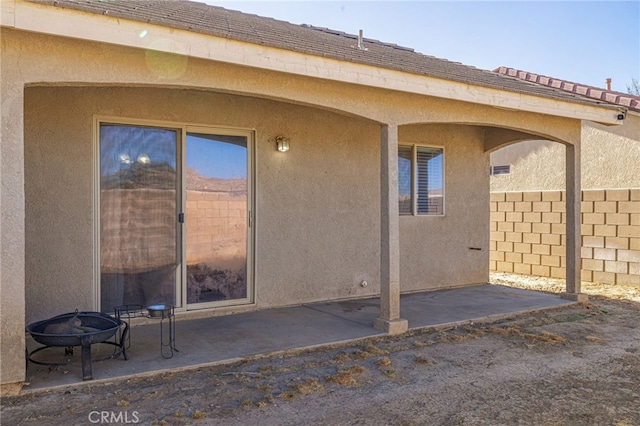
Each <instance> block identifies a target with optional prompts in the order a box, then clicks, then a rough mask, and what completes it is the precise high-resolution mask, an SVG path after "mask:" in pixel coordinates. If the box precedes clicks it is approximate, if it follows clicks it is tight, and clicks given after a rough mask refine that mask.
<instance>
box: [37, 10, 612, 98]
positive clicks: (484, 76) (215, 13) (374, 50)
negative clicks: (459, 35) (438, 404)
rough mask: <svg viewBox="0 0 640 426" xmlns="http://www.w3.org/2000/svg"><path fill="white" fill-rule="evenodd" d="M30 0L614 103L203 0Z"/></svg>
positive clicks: (433, 74) (384, 65) (328, 55)
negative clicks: (362, 47) (361, 46)
mask: <svg viewBox="0 0 640 426" xmlns="http://www.w3.org/2000/svg"><path fill="white" fill-rule="evenodd" d="M27 1H30V2H32V3H39V4H45V5H50V6H56V7H60V8H67V9H74V10H79V11H83V12H89V13H95V14H100V15H106V16H112V17H114V18H122V19H129V20H132V21H138V22H145V23H150V24H155V25H160V26H164V27H169V28H176V29H181V30H186V31H191V32H196V33H202V34H208V35H212V36H216V37H224V38H228V39H232V40H237V41H243V42H248V43H253V44H258V45H264V46H270V47H275V48H279V49H285V50H289V51H294V52H300V53H304V54H307V55H314V56H320V57H325V58H332V59H336V60H339V61H347V62H352V63H357V64H363V65H370V66H374V67H378V68H386V69H391V70H396V71H402V72H406V73H412V74H417V75H423V76H429V77H436V78H441V79H445V80H452V81H457V82H462V83H467V84H472V85H477V86H483V87H488V88H492V89H497V90H504V91H509V92H515V93H520V94H527V95H533V96H540V97H544V98H550V99H554V100H559V101H565V102H572V103H579V104H584V105H590V106H598V107H605V108H609V107H611V105H610V104H608V103H606V102H603V101H599V100H596V99H591V98H586V97H583V96H580V95H578V94H575V93H567V92H565V91H563V90H559V89H556V88H553V87H547V86H544V85H540V84H534V83H530V82H526V81H523V80H520V79H517V78H512V77H508V76H504V75H501V74H497V73H494V72H491V71H487V70H481V69H478V68H474V67H471V66H467V65H463V64H460V63H457V62H451V61H448V60H444V59H439V58H436V57H433V56H427V55H423V54H421V53H417V52H415V51H414V50H413V49H410V48H406V47H401V46H397V45H395V44H389V43H383V42H380V41H377V40H371V39H366V38H365V39H364V43H363V45H364V48H365V49H359V48H358V46H357V44H358V37H357V36H355V35H350V34H346V33H344V32H341V31H333V30H330V29H327V28H318V27H314V26H310V25H295V24H291V23H288V22H284V21H278V20H275V19H272V18H264V17H259V16H256V15H251V14H246V13H242V12H237V11H233V10H227V9H224V8H221V7H217V6H211V5H207V4H204V3H197V2H191V1H187V0H108V1H104V0H27Z"/></svg>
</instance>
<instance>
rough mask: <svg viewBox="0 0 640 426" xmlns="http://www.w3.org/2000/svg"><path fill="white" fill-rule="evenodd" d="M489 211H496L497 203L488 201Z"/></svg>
mask: <svg viewBox="0 0 640 426" xmlns="http://www.w3.org/2000/svg"><path fill="white" fill-rule="evenodd" d="M489 211H490V212H497V211H498V203H496V202H494V201H492V202H490V203H489Z"/></svg>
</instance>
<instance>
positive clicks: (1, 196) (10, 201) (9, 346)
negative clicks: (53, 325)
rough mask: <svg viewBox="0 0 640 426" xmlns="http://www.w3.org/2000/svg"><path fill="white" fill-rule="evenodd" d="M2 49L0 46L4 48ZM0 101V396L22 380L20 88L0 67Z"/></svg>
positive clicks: (14, 389)
mask: <svg viewBox="0 0 640 426" xmlns="http://www.w3.org/2000/svg"><path fill="white" fill-rule="evenodd" d="M3 48H4V45H3ZM2 68H3V69H2V73H3V75H2V83H0V99H1V108H2V119H1V120H0V126H1V128H0V185H1V186H0V335H1V336H2V345H0V393H1V394H2V395H11V394H16V393H18V392H20V389H21V388H22V382H23V381H24V379H25V374H26V365H25V357H24V348H25V331H24V328H25V288H24V286H25V275H24V247H25V233H24V223H25V222H24V217H25V207H24V206H25V204H24V143H23V134H24V129H23V123H24V117H23V112H22V111H23V110H24V98H23V96H24V95H23V94H24V90H23V84H22V83H21V81H20V80H19V79H18V78H14V77H15V76H13V75H12V76H7V75H6V73H5V71H6V70H5V69H4V67H2Z"/></svg>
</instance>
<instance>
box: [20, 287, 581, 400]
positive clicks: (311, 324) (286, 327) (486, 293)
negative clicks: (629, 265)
mask: <svg viewBox="0 0 640 426" xmlns="http://www.w3.org/2000/svg"><path fill="white" fill-rule="evenodd" d="M572 303H575V302H571V301H568V300H564V299H561V298H560V297H559V296H557V295H552V294H545V293H540V292H535V291H529V290H521V289H515V288H510V287H503V286H499V285H477V286H472V287H464V288H457V289H448V290H437V291H429V292H423V293H413V294H407V295H403V296H402V297H401V301H400V312H401V317H402V318H404V319H407V320H408V321H409V329H418V328H425V327H442V326H446V325H453V324H464V323H468V322H470V321H479V320H486V319H492V318H499V317H505V316H511V315H515V314H518V313H524V312H531V311H536V310H540V309H547V308H553V307H559V306H565V305H570V304H572ZM379 314H380V309H379V299H378V298H373V299H361V300H351V301H342V302H331V303H317V304H309V305H303V306H297V307H289V308H278V309H268V310H263V311H256V312H249V313H242V314H235V315H229V316H220V317H211V318H205V319H185V320H178V321H176V342H175V346H176V347H177V349H178V350H179V352H175V353H174V356H173V357H172V358H170V359H164V358H163V357H162V356H161V353H160V327H161V326H160V321H159V320H158V321H157V322H154V323H150V324H145V325H136V326H132V327H131V330H130V331H131V346H130V348H129V349H128V350H127V354H128V358H129V359H128V360H124V359H123V358H122V357H119V358H116V359H110V360H105V361H101V362H93V363H92V370H93V379H94V380H93V382H94V383H95V382H96V381H98V380H99V381H103V380H107V381H108V380H112V379H114V378H118V377H124V376H130V375H136V374H144V373H150V372H157V371H162V370H179V369H183V368H189V367H193V366H201V365H206V364H216V363H223V362H231V361H238V360H241V359H243V358H246V357H250V356H255V355H261V354H272V353H275V352H279V351H284V350H291V349H302V348H309V347H314V346H321V345H326V344H333V343H337V342H348V341H353V340H358V339H362V338H366V337H371V336H376V335H382V334H383V333H381V332H380V331H378V330H376V329H374V328H373V327H372V324H373V320H374V319H375V318H377V317H378V316H379ZM164 325H165V329H164V331H165V333H166V331H167V328H166V326H167V322H166V320H165V322H164ZM165 337H166V334H165ZM27 347H28V349H29V350H33V349H35V348H37V347H38V344H37V343H35V342H33V341H32V340H31V339H30V338H28V339H27ZM113 348H114V347H113V346H111V345H93V347H92V357H93V358H94V359H97V358H99V357H100V356H101V355H102V356H104V354H105V353H108V352H106V351H112V350H113ZM80 349H81V348H79V347H77V348H75V351H74V355H72V356H70V357H69V356H67V357H66V358H67V359H69V358H70V359H71V360H72V362H71V363H70V364H68V365H65V366H59V367H50V366H43V365H38V364H34V363H32V362H29V363H28V365H27V379H26V381H27V382H28V383H29V384H28V385H25V386H24V388H23V393H28V392H32V391H36V390H42V389H45V388H50V387H57V386H63V385H69V384H78V383H81V382H82V368H81V363H80V352H81V350H80ZM165 354H166V352H165ZM37 355H38V358H37V359H41V360H44V359H45V358H42V357H43V356H45V357H49V356H52V355H53V356H54V357H64V348H49V349H46V350H45V351H43V352H40V353H38V354H37ZM85 383H88V382H85Z"/></svg>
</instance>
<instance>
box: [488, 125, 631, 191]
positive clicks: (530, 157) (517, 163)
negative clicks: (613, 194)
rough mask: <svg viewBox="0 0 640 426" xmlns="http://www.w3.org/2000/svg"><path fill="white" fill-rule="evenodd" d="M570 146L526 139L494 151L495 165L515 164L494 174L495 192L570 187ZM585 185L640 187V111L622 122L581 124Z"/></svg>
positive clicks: (492, 189) (584, 186) (596, 186)
mask: <svg viewBox="0 0 640 426" xmlns="http://www.w3.org/2000/svg"><path fill="white" fill-rule="evenodd" d="M564 150H565V148H564V145H562V144H559V143H554V142H550V141H527V142H522V143H517V144H514V145H511V146H508V147H505V148H501V149H499V150H497V151H494V152H493V153H492V154H491V165H495V166H500V165H507V164H511V174H510V175H499V176H494V177H492V178H491V191H559V190H564V188H565V181H564V179H565V174H564V171H565V160H564V155H565V151H564ZM582 187H583V189H617V188H627V189H628V188H640V115H638V114H634V113H629V114H627V118H626V119H625V120H624V124H623V125H622V126H602V125H599V124H596V123H590V122H585V123H584V124H583V126H582Z"/></svg>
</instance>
